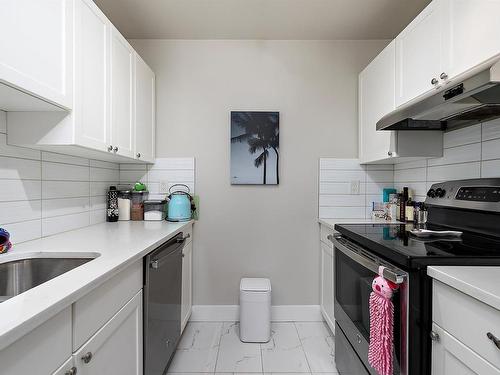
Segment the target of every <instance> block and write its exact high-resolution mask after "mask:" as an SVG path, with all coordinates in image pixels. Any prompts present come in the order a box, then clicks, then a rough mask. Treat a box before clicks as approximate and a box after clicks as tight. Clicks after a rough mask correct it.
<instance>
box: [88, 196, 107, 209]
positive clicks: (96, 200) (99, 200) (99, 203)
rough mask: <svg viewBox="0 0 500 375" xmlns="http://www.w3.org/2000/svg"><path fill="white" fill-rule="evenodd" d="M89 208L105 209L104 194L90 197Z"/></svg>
mask: <svg viewBox="0 0 500 375" xmlns="http://www.w3.org/2000/svg"><path fill="white" fill-rule="evenodd" d="M90 209H91V210H92V211H95V210H105V209H106V195H98V196H95V197H90Z"/></svg>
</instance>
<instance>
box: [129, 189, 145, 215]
mask: <svg viewBox="0 0 500 375" xmlns="http://www.w3.org/2000/svg"><path fill="white" fill-rule="evenodd" d="M147 197H148V192H147V191H132V199H131V206H130V220H132V221H141V220H144V201H145V200H146V199H147Z"/></svg>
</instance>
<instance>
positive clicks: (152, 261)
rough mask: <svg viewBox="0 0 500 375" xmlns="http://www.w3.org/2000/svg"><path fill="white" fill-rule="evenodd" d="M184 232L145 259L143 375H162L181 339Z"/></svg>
mask: <svg viewBox="0 0 500 375" xmlns="http://www.w3.org/2000/svg"><path fill="white" fill-rule="evenodd" d="M184 242H185V238H184V237H183V234H182V233H179V234H178V235H177V236H175V237H174V238H172V239H171V240H169V241H167V242H166V243H164V244H163V245H161V246H160V247H158V248H157V249H155V250H153V251H152V252H151V253H149V254H148V255H147V256H146V257H145V260H144V375H161V374H164V373H166V370H167V366H168V365H169V364H170V361H171V359H172V357H173V354H174V352H175V349H176V347H177V344H178V341H179V339H180V336H181V294H182V248H183V247H184Z"/></svg>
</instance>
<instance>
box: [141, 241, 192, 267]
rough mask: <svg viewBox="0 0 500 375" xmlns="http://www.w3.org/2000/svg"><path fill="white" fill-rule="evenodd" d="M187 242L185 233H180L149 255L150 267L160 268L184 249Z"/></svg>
mask: <svg viewBox="0 0 500 375" xmlns="http://www.w3.org/2000/svg"><path fill="white" fill-rule="evenodd" d="M185 242H186V239H185V238H184V237H183V233H182V232H181V233H179V234H178V235H177V236H175V237H174V238H173V239H171V240H170V241H168V242H167V243H165V244H164V245H163V246H161V247H160V248H159V249H157V250H156V251H154V252H153V253H151V254H149V255H148V257H147V261H148V262H147V263H146V264H149V268H152V269H155V270H157V269H159V268H160V267H161V265H162V263H164V261H165V260H166V259H168V258H170V257H171V256H172V255H174V254H176V253H178V252H181V251H182V248H183V247H184V243H185Z"/></svg>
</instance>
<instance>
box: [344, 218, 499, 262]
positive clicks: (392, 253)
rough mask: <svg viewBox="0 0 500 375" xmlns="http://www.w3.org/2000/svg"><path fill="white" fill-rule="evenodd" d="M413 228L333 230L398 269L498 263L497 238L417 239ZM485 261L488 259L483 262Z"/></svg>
mask: <svg viewBox="0 0 500 375" xmlns="http://www.w3.org/2000/svg"><path fill="white" fill-rule="evenodd" d="M414 228H416V226H415V225H414V224H340V225H336V226H335V229H336V230H337V231H338V232H340V233H341V234H342V235H343V236H344V237H346V238H348V239H350V240H353V241H355V242H358V243H359V244H360V245H362V246H363V247H365V248H366V249H367V250H370V251H372V252H374V253H376V254H378V255H379V256H382V257H384V258H387V259H388V260H391V261H392V262H395V263H397V264H398V265H401V266H406V267H412V266H416V265H438V264H460V263H465V264H469V265H473V264H491V265H495V264H500V239H498V238H492V237H487V236H483V235H479V234H476V233H472V232H463V234H462V236H461V237H458V238H452V237H447V238H418V237H415V236H413V235H412V234H410V233H409V231H410V230H412V229H414ZM419 228H422V227H419ZM425 229H432V230H445V228H442V227H437V226H432V225H427V226H426V228H425ZM448 230H449V228H448ZM485 259H489V260H488V261H486V263H485ZM464 260H465V261H464ZM495 262H496V263H495Z"/></svg>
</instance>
